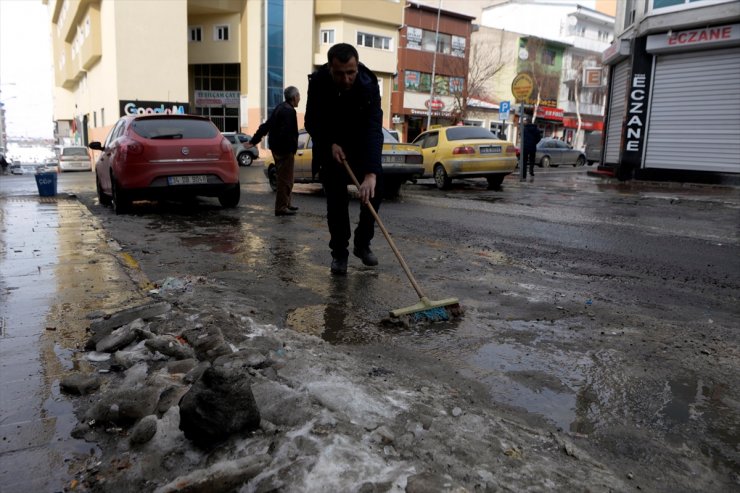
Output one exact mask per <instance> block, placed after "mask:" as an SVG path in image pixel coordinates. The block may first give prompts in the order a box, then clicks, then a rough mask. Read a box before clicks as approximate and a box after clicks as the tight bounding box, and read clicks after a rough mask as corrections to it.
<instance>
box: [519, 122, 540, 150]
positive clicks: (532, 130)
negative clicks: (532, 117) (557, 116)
mask: <svg viewBox="0 0 740 493" xmlns="http://www.w3.org/2000/svg"><path fill="white" fill-rule="evenodd" d="M523 140H524V145H523V146H522V150H524V151H529V152H535V151H536V150H537V143H538V142H539V141H540V140H542V133H541V132H540V129H539V128H537V125H535V124H534V123H527V124H526V125H524V136H523Z"/></svg>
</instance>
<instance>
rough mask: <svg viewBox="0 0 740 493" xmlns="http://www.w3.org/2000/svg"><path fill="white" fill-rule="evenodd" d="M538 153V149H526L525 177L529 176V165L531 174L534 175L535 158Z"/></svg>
mask: <svg viewBox="0 0 740 493" xmlns="http://www.w3.org/2000/svg"><path fill="white" fill-rule="evenodd" d="M536 154H537V149H532V150H525V151H524V178H526V177H527V166H529V174H530V175H531V176H534V158H535V155H536Z"/></svg>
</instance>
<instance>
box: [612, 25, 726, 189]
mask: <svg viewBox="0 0 740 493" xmlns="http://www.w3.org/2000/svg"><path fill="white" fill-rule="evenodd" d="M612 51H615V50H612ZM616 51H620V50H616ZM629 52H630V58H627V59H624V57H620V56H613V57H612V58H611V59H610V60H608V62H611V80H610V93H609V102H608V108H607V118H606V139H605V149H604V167H607V168H611V169H613V170H615V171H617V173H618V175H619V176H620V177H621V178H625V179H626V178H630V177H632V176H634V174H635V173H640V172H641V170H677V171H706V172H720V173H740V157H739V156H740V138H738V135H740V90H738V87H740V86H739V85H738V81H740V24H729V25H719V26H709V27H701V28H696V29H686V30H681V31H675V32H673V31H670V30H669V31H666V32H664V33H658V34H652V35H649V36H646V37H642V38H637V39H635V40H633V41H632V43H631V47H630V50H629ZM605 55H610V54H605ZM605 61H607V60H605Z"/></svg>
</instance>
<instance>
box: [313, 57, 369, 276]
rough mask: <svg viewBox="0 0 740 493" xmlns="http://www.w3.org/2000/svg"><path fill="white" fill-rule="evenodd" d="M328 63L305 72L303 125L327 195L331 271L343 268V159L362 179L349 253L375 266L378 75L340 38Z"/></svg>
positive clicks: (346, 229) (346, 224)
mask: <svg viewBox="0 0 740 493" xmlns="http://www.w3.org/2000/svg"><path fill="white" fill-rule="evenodd" d="M327 58H328V63H326V64H324V65H323V66H322V67H321V68H319V69H318V70H316V71H315V72H314V73H313V74H311V75H310V76H309V82H308V100H307V103H306V117H305V125H306V130H307V131H308V133H309V134H311V138H312V139H313V142H314V145H313V163H312V164H313V166H312V172H313V174H314V175H315V174H316V173H319V176H320V179H321V182H322V183H323V185H324V192H325V194H326V212H327V223H328V226H329V235H330V237H331V238H330V241H329V248H330V249H331V256H332V262H331V273H332V274H335V275H344V274H346V273H347V259H348V257H349V251H348V247H349V240H350V238H351V236H352V234H351V229H350V219H349V210H348V209H349V196H348V194H347V185H348V184H349V183H350V181H349V180H350V179H349V176H348V174H347V171H346V170H345V169H344V165H343V164H342V161H343V160H346V161H347V162H348V163H349V165H350V167H351V168H352V170H353V172H354V174H355V175H356V176H357V179H358V180H359V182H360V186H359V192H360V201H361V206H360V221H359V223H358V225H357V228H356V229H355V236H354V248H353V250H352V253H353V254H354V255H355V256H356V257H358V258H360V259H361V260H362V263H363V264H365V265H369V266H374V265H378V259H377V257H376V256H375V254H374V253H373V252H372V250H370V241H371V240H372V238H373V234H374V230H375V219H374V218H373V216H372V213H371V212H370V210H369V209H368V207H367V206H366V204H368V203H370V204H372V206H373V207H374V208H375V210H376V211H377V210H378V209H379V208H380V203H381V200H382V196H383V168H382V167H381V153H382V148H383V130H382V120H383V110H382V109H381V107H380V91H379V89H378V79H377V77H376V76H375V74H374V73H373V72H372V71H371V70H370V69H368V68H367V67H366V66H365V65H363V64H362V63H360V61H359V55H358V53H357V50H356V49H355V47H354V46H352V45H350V44H346V43H339V44H336V45H334V46H332V47H331V48H330V49H329V53H328V57H327Z"/></svg>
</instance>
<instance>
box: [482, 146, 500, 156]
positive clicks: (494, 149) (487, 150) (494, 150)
mask: <svg viewBox="0 0 740 493" xmlns="http://www.w3.org/2000/svg"><path fill="white" fill-rule="evenodd" d="M480 153H481V154H501V146H485V147H481V148H480Z"/></svg>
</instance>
